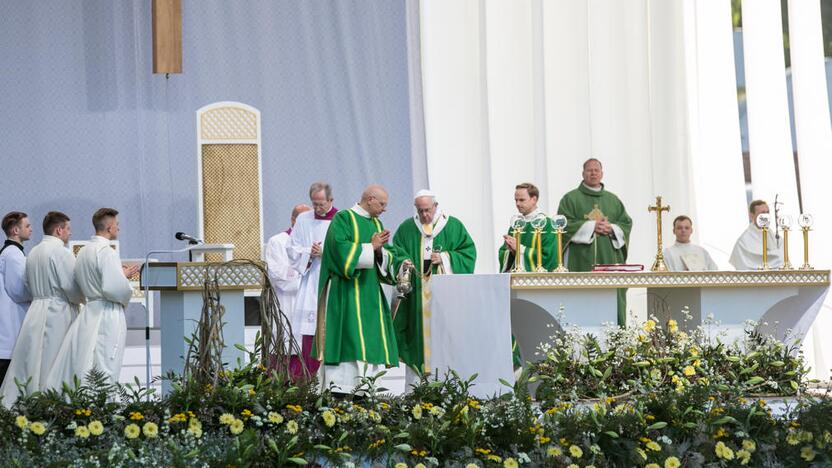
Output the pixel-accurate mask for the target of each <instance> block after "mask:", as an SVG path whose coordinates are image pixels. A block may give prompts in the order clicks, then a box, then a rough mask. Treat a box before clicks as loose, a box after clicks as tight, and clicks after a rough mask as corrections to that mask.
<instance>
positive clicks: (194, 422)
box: [188, 416, 202, 429]
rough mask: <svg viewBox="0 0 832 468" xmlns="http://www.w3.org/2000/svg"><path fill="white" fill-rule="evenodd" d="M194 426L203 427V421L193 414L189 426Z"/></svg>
mask: <svg viewBox="0 0 832 468" xmlns="http://www.w3.org/2000/svg"><path fill="white" fill-rule="evenodd" d="M192 427H198V428H200V429H202V423H201V422H200V421H199V419H197V418H195V417H193V416H191V420H190V421H188V428H192Z"/></svg>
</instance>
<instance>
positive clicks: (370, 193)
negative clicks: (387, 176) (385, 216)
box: [359, 184, 387, 217]
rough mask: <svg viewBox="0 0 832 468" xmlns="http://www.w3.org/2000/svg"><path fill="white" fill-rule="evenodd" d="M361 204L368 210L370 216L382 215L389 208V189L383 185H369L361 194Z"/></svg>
mask: <svg viewBox="0 0 832 468" xmlns="http://www.w3.org/2000/svg"><path fill="white" fill-rule="evenodd" d="M359 205H361V207H362V208H364V209H365V210H367V212H368V213H370V216H373V217H378V216H380V215H381V214H382V213H384V212H385V211H386V210H387V190H386V189H385V188H384V187H383V186H381V185H377V184H373V185H368V186H367V188H365V189H364V192H363V193H362V194H361V202H360V203H359Z"/></svg>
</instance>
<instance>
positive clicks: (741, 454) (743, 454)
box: [737, 449, 751, 465]
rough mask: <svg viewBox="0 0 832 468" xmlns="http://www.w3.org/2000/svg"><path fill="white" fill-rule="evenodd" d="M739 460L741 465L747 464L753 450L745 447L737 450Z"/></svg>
mask: <svg viewBox="0 0 832 468" xmlns="http://www.w3.org/2000/svg"><path fill="white" fill-rule="evenodd" d="M737 460H739V462H740V465H747V464H748V462H749V461H750V460H751V452H749V451H748V450H745V449H739V450H737Z"/></svg>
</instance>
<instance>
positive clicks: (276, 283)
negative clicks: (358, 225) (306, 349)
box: [265, 204, 312, 345]
mask: <svg viewBox="0 0 832 468" xmlns="http://www.w3.org/2000/svg"><path fill="white" fill-rule="evenodd" d="M311 209H312V208H311V207H309V206H308V205H303V204H301V205H297V206H295V207H294V209H292V218H291V221H290V223H289V229H287V230H285V231H283V232H281V233H278V234H275V235H274V236H272V237H271V238H270V239H269V242H268V243H266V255H265V257H266V265H267V266H268V272H269V281H271V284H272V288H274V293H275V294H276V295H277V300H278V302H279V303H280V310H281V311H283V313H284V314H286V317H292V311H293V310H294V309H295V299H296V297H297V294H298V287H299V286H300V273H298V272H297V271H295V269H294V268H292V264H291V263H290V262H289V255H288V253H287V248H288V247H289V239H290V236H291V235H292V229H293V228H294V227H295V221H296V220H297V217H298V215H299V214H301V213H305V212H307V211H309V210H311ZM298 345H300V343H298Z"/></svg>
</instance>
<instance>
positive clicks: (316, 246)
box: [309, 242, 323, 258]
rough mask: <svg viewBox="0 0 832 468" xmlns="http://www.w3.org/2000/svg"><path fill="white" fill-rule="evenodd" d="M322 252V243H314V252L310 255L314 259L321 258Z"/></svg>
mask: <svg viewBox="0 0 832 468" xmlns="http://www.w3.org/2000/svg"><path fill="white" fill-rule="evenodd" d="M322 251H323V249H322V248H321V243H320V242H313V243H312V252H311V253H310V254H309V255H310V256H311V257H313V258H314V257H320V256H321V252H322Z"/></svg>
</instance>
